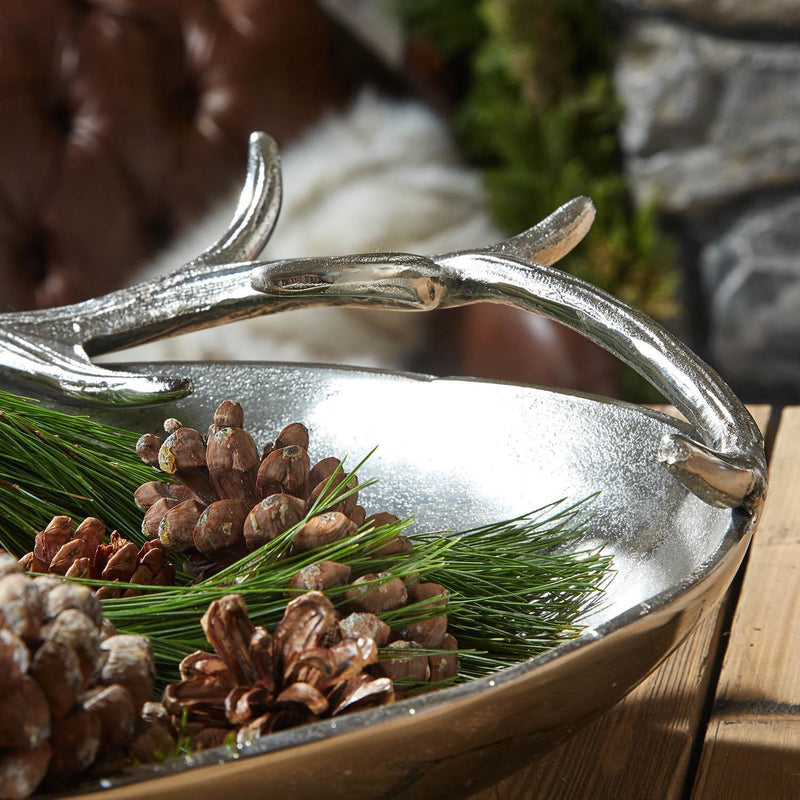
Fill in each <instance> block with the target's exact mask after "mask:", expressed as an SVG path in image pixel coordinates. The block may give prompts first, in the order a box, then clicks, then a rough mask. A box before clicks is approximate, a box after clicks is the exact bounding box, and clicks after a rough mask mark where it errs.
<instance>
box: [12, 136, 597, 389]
mask: <svg viewBox="0 0 800 800" xmlns="http://www.w3.org/2000/svg"><path fill="white" fill-rule="evenodd" d="M280 204H281V172H280V157H279V155H278V150H277V146H276V144H275V142H274V141H273V140H272V139H271V138H270V137H269V136H267V135H265V134H263V133H254V134H252V136H251V137H250V151H249V156H248V165H247V174H246V178H245V184H244V187H243V189H242V192H241V195H240V198H239V204H238V207H237V209H236V212H235V214H234V218H233V220H232V221H231V224H230V226H229V228H228V230H227V231H226V232H225V233H224V234H223V236H222V237H221V238H220V239H219V241H218V242H216V244H214V245H212V246H211V247H210V248H209V249H208V250H206V251H205V252H204V253H202V254H201V255H199V256H198V257H197V258H195V259H193V260H192V261H190V262H189V263H188V264H186V265H184V266H183V267H182V268H180V269H178V270H177V271H176V272H174V273H172V274H170V275H167V276H165V277H163V278H159V279H157V280H154V281H150V282H147V283H142V284H139V285H138V286H133V287H131V288H129V289H124V290H122V291H117V292H111V293H110V294H107V295H105V296H103V297H97V298H94V299H92V300H88V301H86V302H83V303H76V304H73V305H69V306H62V307H61V308H55V309H47V310H44V311H36V312H18V313H9V314H0V375H2V374H5V375H6V376H9V378H10V379H13V380H14V381H16V382H22V383H33V384H34V385H35V386H36V387H37V389H38V390H39V391H48V392H51V393H56V394H59V395H64V396H66V397H69V398H72V399H73V400H74V401H75V402H77V403H81V404H85V403H91V404H96V403H97V404H104V403H111V404H121V403H124V404H128V403H131V404H139V403H154V402H163V401H166V400H170V399H174V398H176V397H181V396H183V395H185V394H187V393H189V392H191V390H192V387H191V382H190V381H188V380H187V379H186V378H185V377H184V376H181V375H178V376H168V375H138V376H137V375H132V374H131V373H129V372H123V371H116V372H111V371H109V370H107V369H105V368H103V367H100V366H97V365H96V364H93V363H92V362H91V361H90V358H89V357H90V356H92V355H99V354H101V353H108V352H111V351H113V350H119V349H122V348H124V347H131V346H133V345H137V344H143V343H145V342H148V341H152V340H154V339H159V338H163V337H165V336H171V335H174V334H177V333H186V332H188V331H192V330H197V329H199V328H206V327H209V326H211V325H218V324H221V323H223V322H231V321H234V320H239V319H246V318H248V317H253V316H258V315H260V314H269V313H276V312H278V311H283V310H287V309H291V308H307V307H309V306H312V305H327V304H329V303H330V301H329V300H328V299H324V298H322V299H319V298H313V297H303V296H299V295H297V294H296V293H295V294H293V295H291V296H286V297H268V296H265V295H264V294H263V293H261V292H259V291H255V290H254V289H253V288H252V286H251V282H250V277H251V273H252V271H253V269H254V267H255V266H256V265H255V264H254V263H251V261H250V259H253V258H256V257H257V256H258V254H259V253H260V252H261V250H262V249H263V248H264V246H265V244H266V243H267V241H268V239H269V237H270V235H271V233H272V230H273V228H274V227H275V223H276V221H277V219H278V212H279V210H280ZM593 218H594V208H593V206H592V204H591V201H590V200H588V199H587V198H576V199H575V200H572V201H570V202H569V203H567V204H566V205H564V206H563V207H562V208H560V209H559V210H558V211H556V212H555V213H554V214H552V215H551V216H550V217H548V218H547V219H546V220H543V221H542V222H541V223H539V224H538V225H536V226H534V227H533V228H531V229H530V230H529V231H526V232H524V233H522V234H520V235H519V236H517V237H514V239H511V240H509V241H508V242H504V243H500V244H499V245H496V246H495V248H500V249H502V250H506V249H508V250H509V251H511V252H516V253H519V254H521V255H524V256H526V257H532V258H535V257H541V258H542V259H543V260H546V261H547V262H548V263H552V261H553V260H555V259H557V258H560V257H561V256H563V255H564V254H565V253H567V252H568V251H569V250H571V249H572V248H573V247H574V246H575V245H576V244H577V243H578V242H579V241H580V240H581V239H582V238H583V236H584V235H585V234H586V232H587V231H588V229H589V227H590V226H591V222H592V219H593ZM385 260H386V263H385V264H384V263H383V261H384V259H383V257H380V256H378V257H375V256H367V257H361V262H362V265H363V266H364V267H365V268H366V269H365V270H363V271H362V272H361V273H360V274H359V279H360V280H363V281H365V282H367V283H369V282H375V281H379V283H378V284H377V285H376V292H375V297H374V298H370V299H364V300H362V301H361V303H362V304H365V305H373V306H375V307H379V308H406V309H418V310H419V309H423V310H424V309H425V308H428V307H432V304H431V303H430V302H429V301H423V302H422V303H420V302H418V297H417V295H416V294H414V295H413V297H412V298H411V302H410V303H404V302H403V294H404V291H405V289H404V288H403V287H398V290H399V292H400V293H399V295H397V296H395V294H394V293H393V290H392V287H391V286H390V285H389V284H388V283H384V282H380V276H381V274H382V271H384V270H386V269H389V270H391V271H394V270H396V269H397V268H398V266H399V265H400V264H402V263H406V264H407V265H408V267H409V270H411V271H413V270H414V269H415V268H416V270H417V271H422V272H427V271H430V273H431V275H433V274H435V272H436V266H435V263H434V262H432V261H430V260H429V259H427V258H424V257H422V256H414V255H402V256H401V255H396V254H392V255H389V256H387V257H386V259H385ZM347 263H348V262H347V260H344V261H341V260H336V259H329V260H327V261H326V266H325V269H329V268H331V267H333V266H335V265H337V264H343V265H347ZM276 268H277V269H281V268H282V266H281V264H280V263H279V264H278V265H276ZM351 272H353V276H352V277H353V279H356V275H355V270H352V271H351ZM408 275H409V276H410V275H411V272H409V273H408ZM308 277H309V279H310V278H311V276H308ZM415 280H416V282H417V283H420V282H421V283H420V287H419V288H420V289H422V288H424V287H422V285H421V284H422V283H424V282H425V280H426V279H425V278H423V277H418V278H416V279H415ZM381 289H382V290H383V293H381V291H380V290H381Z"/></svg>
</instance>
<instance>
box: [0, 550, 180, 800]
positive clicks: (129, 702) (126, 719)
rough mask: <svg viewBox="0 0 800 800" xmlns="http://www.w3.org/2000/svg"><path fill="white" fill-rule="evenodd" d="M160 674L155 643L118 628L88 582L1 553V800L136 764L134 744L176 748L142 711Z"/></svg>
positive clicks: (143, 756) (145, 749) (144, 753)
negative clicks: (39, 573)
mask: <svg viewBox="0 0 800 800" xmlns="http://www.w3.org/2000/svg"><path fill="white" fill-rule="evenodd" d="M154 673H155V670H154V666H153V654H152V651H151V649H150V643H149V642H148V640H147V639H146V638H144V637H142V636H127V635H118V634H117V633H116V631H115V630H114V627H113V626H112V625H111V624H110V623H109V622H108V621H107V620H105V619H104V618H103V615H102V613H101V610H100V603H99V601H98V599H97V596H96V595H95V594H94V593H93V592H92V591H91V590H90V589H89V588H88V587H86V586H82V585H79V584H75V583H71V582H68V581H65V580H63V579H61V578H56V577H39V578H35V579H34V578H33V577H31V576H30V575H26V574H25V573H24V572H23V571H22V568H21V567H20V566H19V564H18V563H17V561H16V559H15V558H14V557H13V556H11V555H9V554H7V553H3V552H2V551H0V676H2V680H0V798H4V799H5V798H8V799H9V800H11V799H12V798H24V797H28V796H29V795H30V794H32V793H33V792H34V791H35V790H36V788H37V787H38V786H39V785H40V783H42V782H43V781H45V782H46V785H48V786H49V787H50V788H52V789H53V790H63V789H64V788H66V786H67V785H68V783H69V782H70V781H71V780H73V779H74V778H76V777H78V776H79V775H81V774H84V773H85V772H86V771H87V770H89V769H90V768H92V769H95V768H97V767H98V765H100V764H102V763H105V762H109V761H118V760H119V759H120V758H122V759H123V760H124V761H125V760H127V761H128V763H130V760H129V757H128V753H129V748H130V747H131V745H132V744H134V745H135V746H136V750H135V753H136V758H137V759H138V760H140V761H141V760H147V757H148V754H149V756H150V758H152V756H153V755H154V752H155V750H156V749H161V752H163V753H165V754H166V753H168V752H169V750H170V749H171V747H173V746H174V739H173V738H172V736H171V734H169V733H167V729H166V728H164V726H163V720H162V721H160V722H159V723H158V725H159V731H158V732H156V733H154V732H153V730H152V727H153V725H154V724H155V723H153V722H152V717H153V713H152V710H150V711H148V713H149V718H143V717H142V711H143V708H144V707H145V704H146V701H147V700H148V699H149V697H150V693H151V692H152V690H153V679H154ZM149 705H150V704H148V706H149Z"/></svg>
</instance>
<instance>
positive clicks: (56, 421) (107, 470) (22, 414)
mask: <svg viewBox="0 0 800 800" xmlns="http://www.w3.org/2000/svg"><path fill="white" fill-rule="evenodd" d="M138 438H139V437H138V434H135V433H131V432H130V431H125V430H120V429H118V428H111V427H108V426H106V425H100V424H98V423H96V422H93V421H92V420H91V419H89V418H88V417H84V416H73V415H71V414H62V413H60V412H57V411H53V410H51V409H48V408H46V407H44V406H42V405H41V404H40V403H38V402H37V401H35V400H28V399H26V398H23V397H18V396H16V395H13V394H9V393H8V392H2V391H0V547H2V548H3V549H5V550H8V551H9V552H10V553H13V554H14V555H17V556H21V555H23V554H24V553H27V552H29V551H30V550H31V549H32V547H33V541H34V537H35V535H36V532H37V531H40V530H42V529H43V528H44V527H45V526H46V525H47V523H48V522H49V521H50V520H51V519H52V518H53V517H54V516H56V515H61V514H63V515H66V516H69V517H72V518H73V519H74V520H76V521H80V520H83V519H84V518H85V517H88V516H94V517H98V518H99V519H101V520H102V521H103V522H104V523H105V524H106V525H107V526H109V527H114V528H117V529H118V530H119V531H120V533H122V534H123V535H124V536H126V537H128V538H132V539H134V540H136V541H140V542H141V541H143V537H142V532H141V525H142V512H141V511H140V510H139V508H137V506H136V504H135V503H134V501H133V492H134V491H135V489H136V488H137V487H138V486H139V485H141V484H142V483H145V482H146V481H151V480H154V479H155V478H156V477H157V474H156V471H155V470H154V469H153V468H152V467H150V466H148V465H147V464H144V463H143V462H142V460H141V459H140V458H139V456H137V455H136V451H135V446H136V440H137V439H138Z"/></svg>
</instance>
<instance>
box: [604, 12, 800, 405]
mask: <svg viewBox="0 0 800 800" xmlns="http://www.w3.org/2000/svg"><path fill="white" fill-rule="evenodd" d="M614 8H615V9H616V10H620V9H621V10H622V12H623V15H622V16H623V18H624V35H623V36H622V38H621V41H620V48H619V51H618V57H617V63H616V71H615V80H616V85H617V89H618V92H619V95H620V97H621V99H622V101H623V103H624V105H625V109H626V111H625V116H624V121H623V124H622V128H621V145H622V148H623V152H624V156H625V165H626V173H627V177H628V179H629V182H630V186H631V190H632V192H633V195H634V197H635V198H636V200H637V202H641V203H647V202H654V203H656V205H657V207H658V208H659V209H660V211H661V212H662V214H663V216H664V217H665V219H666V220H667V221H668V223H669V224H670V227H671V228H672V229H674V230H675V231H676V232H677V235H678V238H679V240H680V243H681V244H682V245H683V248H682V250H683V253H684V256H685V264H686V267H687V272H688V274H689V275H690V277H691V276H694V277H696V281H695V283H694V288H695V291H696V292H697V293H698V295H699V297H698V299H699V305H698V307H699V308H701V309H702V312H703V316H705V323H706V324H705V326H704V330H703V332H702V333H703V335H704V339H705V341H700V342H694V344H695V346H698V345H699V349H700V350H701V351H702V352H703V354H704V355H705V356H706V357H707V358H708V359H709V360H710V361H711V362H712V363H713V364H714V365H715V366H716V367H717V369H718V370H719V371H720V372H721V373H722V374H723V376H724V377H725V378H726V379H727V380H728V381H729V382H730V383H731V384H732V385H733V386H734V388H737V389H738V390H739V391H740V392H742V393H743V394H744V396H745V397H747V398H748V399H761V400H787V401H795V402H797V401H800V2H798V0H617V2H616V3H614Z"/></svg>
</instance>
